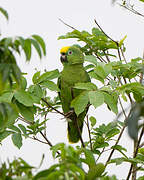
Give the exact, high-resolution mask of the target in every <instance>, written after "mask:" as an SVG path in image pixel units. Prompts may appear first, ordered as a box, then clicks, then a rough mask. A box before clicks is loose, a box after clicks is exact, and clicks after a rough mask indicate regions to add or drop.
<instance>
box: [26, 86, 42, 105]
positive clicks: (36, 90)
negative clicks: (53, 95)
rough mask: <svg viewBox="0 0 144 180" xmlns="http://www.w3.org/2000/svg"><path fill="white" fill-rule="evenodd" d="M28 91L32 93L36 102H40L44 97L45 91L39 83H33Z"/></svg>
mask: <svg viewBox="0 0 144 180" xmlns="http://www.w3.org/2000/svg"><path fill="white" fill-rule="evenodd" d="M28 92H29V93H30V95H31V97H32V99H33V102H34V103H40V100H41V98H42V97H43V91H42V88H41V87H40V85H39V84H35V85H31V86H30V87H29V89H28Z"/></svg>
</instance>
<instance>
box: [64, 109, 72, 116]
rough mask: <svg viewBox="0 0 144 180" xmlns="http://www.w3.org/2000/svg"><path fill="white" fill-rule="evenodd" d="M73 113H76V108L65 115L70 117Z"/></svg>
mask: <svg viewBox="0 0 144 180" xmlns="http://www.w3.org/2000/svg"><path fill="white" fill-rule="evenodd" d="M73 113H74V110H73V109H72V110H70V111H69V112H67V113H66V114H65V117H66V118H69V117H70V116H71V115H72V114H73Z"/></svg>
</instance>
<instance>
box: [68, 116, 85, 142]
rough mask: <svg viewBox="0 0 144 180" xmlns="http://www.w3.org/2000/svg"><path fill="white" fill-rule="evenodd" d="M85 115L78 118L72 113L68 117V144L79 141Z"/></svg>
mask: <svg viewBox="0 0 144 180" xmlns="http://www.w3.org/2000/svg"><path fill="white" fill-rule="evenodd" d="M84 117H85V114H83V113H82V114H80V115H79V116H78V117H77V115H76V114H75V113H73V114H72V115H71V116H70V117H69V122H68V139H69V142H70V143H77V142H78V141H79V140H80V136H81V134H82V129H83V122H84Z"/></svg>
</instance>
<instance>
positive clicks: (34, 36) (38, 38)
mask: <svg viewBox="0 0 144 180" xmlns="http://www.w3.org/2000/svg"><path fill="white" fill-rule="evenodd" d="M32 37H33V38H34V39H35V40H36V41H37V42H38V43H39V44H40V46H41V48H42V50H43V54H44V55H45V56H46V45H45V42H44V40H43V39H42V38H41V37H40V36H38V35H32Z"/></svg>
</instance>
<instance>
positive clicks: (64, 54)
mask: <svg viewBox="0 0 144 180" xmlns="http://www.w3.org/2000/svg"><path fill="white" fill-rule="evenodd" d="M60 53H61V57H60V60H61V62H62V64H69V65H70V64H83V63H84V55H83V53H82V51H81V50H80V48H78V47H76V46H66V47H63V48H62V49H61V50H60Z"/></svg>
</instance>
